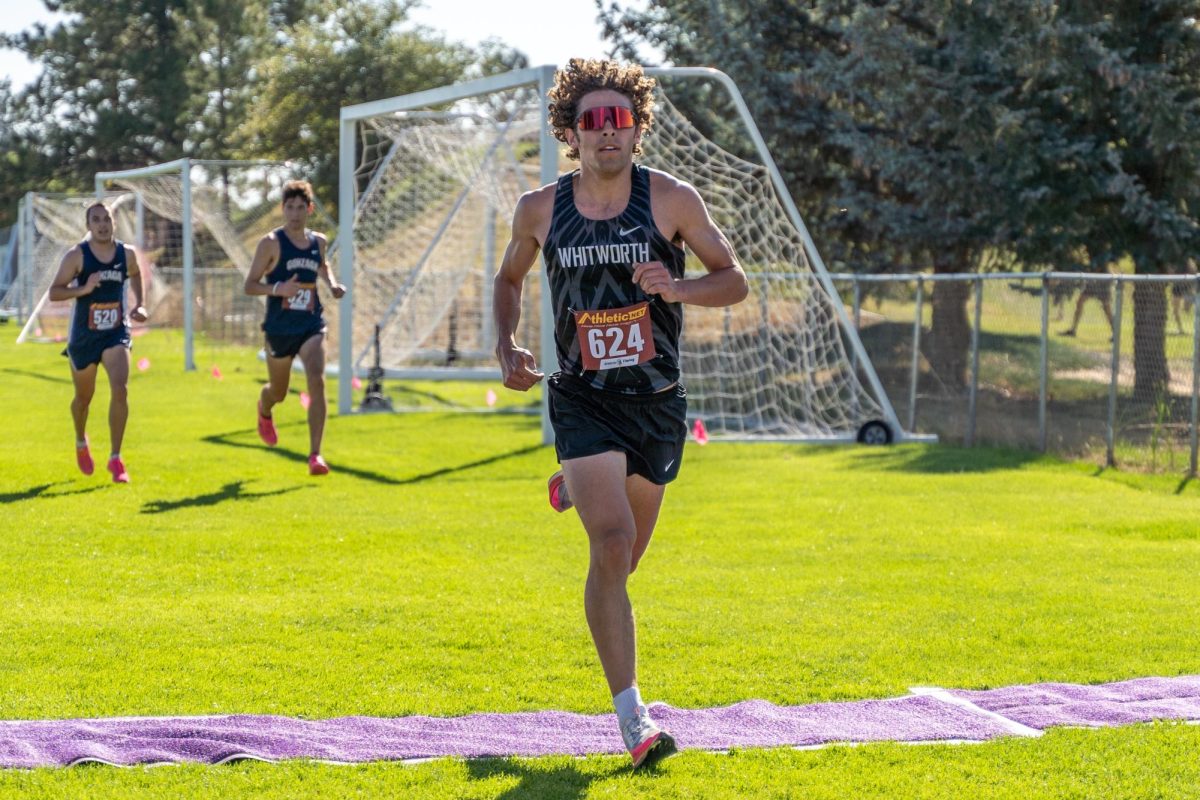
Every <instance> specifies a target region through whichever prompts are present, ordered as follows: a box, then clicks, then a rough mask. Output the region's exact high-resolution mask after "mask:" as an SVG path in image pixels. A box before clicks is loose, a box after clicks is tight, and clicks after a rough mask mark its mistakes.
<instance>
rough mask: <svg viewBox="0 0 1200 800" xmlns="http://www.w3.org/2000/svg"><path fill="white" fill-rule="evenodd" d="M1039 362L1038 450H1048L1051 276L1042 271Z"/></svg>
mask: <svg viewBox="0 0 1200 800" xmlns="http://www.w3.org/2000/svg"><path fill="white" fill-rule="evenodd" d="M1039 359H1040V363H1039V364H1038V450H1039V451H1041V452H1043V453H1044V452H1046V397H1047V390H1048V388H1049V374H1048V372H1047V368H1048V366H1049V360H1050V278H1049V275H1048V273H1045V272H1043V273H1042V341H1041V352H1040V353H1039Z"/></svg>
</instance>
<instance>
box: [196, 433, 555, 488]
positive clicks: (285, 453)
mask: <svg viewBox="0 0 1200 800" xmlns="http://www.w3.org/2000/svg"><path fill="white" fill-rule="evenodd" d="M242 435H244V433H243V432H242V431H235V432H233V433H218V434H213V435H212V436H205V437H204V438H202V439H201V441H203V442H208V443H209V444H219V445H223V446H225V447H241V448H245V449H248V450H259V451H263V452H270V453H274V454H275V455H278V456H281V457H283V458H286V459H288V460H289V461H295V462H298V463H300V464H304V465H307V464H308V456H307V455H305V454H302V453H296V452H293V451H291V450H281V449H280V448H278V447H267V446H265V445H261V444H254V443H251V442H240V441H235V440H234V438H233V437H237V436H242ZM542 447H543V445H540V444H536V445H532V446H530V447H522V448H519V449H517V450H510V451H509V452H507V453H497V454H496V455H493V456H488V457H487V458H480V459H477V460H475V461H468V462H467V463H465V464H458V465H456V466H452V467H443V468H442V469H435V470H433V471H432V472H424V473H422V474H420V475H413V476H412V477H408V478H394V477H392V476H391V475H384V474H382V473H380V472H373V471H372V470H366V469H359V468H357V467H350V466H347V465H345V464H343V463H341V462H330V464H329V467H330V469H331V470H332V472H333V473H334V474H336V475H350V476H353V477H355V478H361V479H362V480H366V481H374V482H375V483H383V484H386V485H388V486H406V485H408V484H412V483H423V482H425V481H428V480H433V479H434V478H441V477H443V476H445V475H453V474H454V473H456V472H465V471H467V470H470V469H475V468H476V467H485V466H487V465H489V464H495V463H497V462H499V461H505V460H507V459H510V458H519V457H520V456H523V455H527V454H529V453H533V452H536V451H538V450H541V449H542Z"/></svg>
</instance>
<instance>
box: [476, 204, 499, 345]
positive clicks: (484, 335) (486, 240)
mask: <svg viewBox="0 0 1200 800" xmlns="http://www.w3.org/2000/svg"><path fill="white" fill-rule="evenodd" d="M484 220H485V222H484V225H483V275H482V276H481V278H482V283H481V284H480V290H481V294H482V296H483V308H482V309H480V311H481V313H480V315H479V341H480V342H481V343H482V344H483V347H484V349H491V347H492V345H493V344H495V342H494V340H495V338H496V329H495V326H494V325H493V322H494V317H493V315H492V280H493V279H494V278H495V276H496V207H495V206H493V205H492V204H491V203H488V207H487V212H486V213H485V215H484Z"/></svg>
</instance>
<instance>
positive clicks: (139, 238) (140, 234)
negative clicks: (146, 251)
mask: <svg viewBox="0 0 1200 800" xmlns="http://www.w3.org/2000/svg"><path fill="white" fill-rule="evenodd" d="M134 198H135V200H136V203H135V205H134V208H135V209H137V211H136V213H137V223H136V225H137V229H136V230H135V231H134V234H133V243H134V244H135V245H137V247H138V249H139V250H140V249H142V248H143V247H145V246H146V202H145V200H143V199H142V193H141V192H140V191H139V192H138V193H137V194H135V195H134Z"/></svg>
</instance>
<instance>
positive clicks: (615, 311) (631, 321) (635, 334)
mask: <svg viewBox="0 0 1200 800" xmlns="http://www.w3.org/2000/svg"><path fill="white" fill-rule="evenodd" d="M575 328H576V330H577V332H578V335H579V351H580V354H581V355H582V356H583V368H584V369H585V370H588V371H595V370H601V369H612V368H613V367H632V366H635V365H637V364H645V363H646V362H647V361H649V360H650V359H652V358H654V356H655V353H654V330H653V328H652V327H651V325H650V304H649V303H648V302H646V301H642V302H641V303H638V304H636V305H632V306H626V307H625V308H608V309H604V310H602V311H576V312H575Z"/></svg>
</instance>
